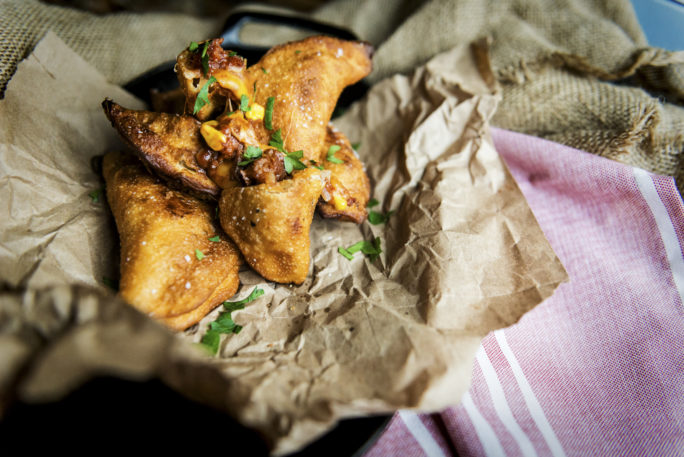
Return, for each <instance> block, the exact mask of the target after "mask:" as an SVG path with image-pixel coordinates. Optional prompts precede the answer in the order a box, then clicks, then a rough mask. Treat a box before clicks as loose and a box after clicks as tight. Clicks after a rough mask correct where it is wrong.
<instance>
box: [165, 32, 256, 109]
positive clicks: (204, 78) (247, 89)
mask: <svg viewBox="0 0 684 457" xmlns="http://www.w3.org/2000/svg"><path fill="white" fill-rule="evenodd" d="M221 43H223V38H218V39H215V40H209V41H204V42H202V43H193V45H191V47H189V48H188V49H185V50H184V51H182V52H181V53H180V54H179V55H178V58H177V59H176V68H175V70H176V75H177V76H178V81H179V82H180V86H181V89H182V90H183V92H184V93H185V112H186V113H187V114H193V115H194V116H195V117H197V119H199V120H200V121H205V120H208V119H213V118H215V117H217V116H218V115H219V114H221V113H222V112H223V111H225V110H226V109H228V110H229V111H234V110H237V109H238V108H239V106H240V98H241V96H242V95H243V94H245V95H248V96H249V97H250V100H251V98H252V97H251V96H252V92H251V91H252V89H253V84H252V83H251V81H250V80H249V79H248V78H247V75H246V65H247V61H246V60H245V59H243V58H242V57H240V56H238V55H236V54H235V53H232V52H226V51H224V50H223V48H222V47H221ZM212 77H213V78H214V80H215V81H216V82H215V83H213V84H211V85H210V87H208V88H207V100H206V103H205V104H202V106H201V107H200V106H199V105H197V108H198V109H195V106H196V103H195V102H196V101H197V97H198V96H199V95H200V93H201V91H202V89H203V88H204V86H205V85H206V84H207V82H208V81H209V80H210V79H211V78H212ZM229 100H230V101H231V102H232V103H229Z"/></svg>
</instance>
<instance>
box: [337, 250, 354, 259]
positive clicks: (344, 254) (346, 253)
mask: <svg viewBox="0 0 684 457" xmlns="http://www.w3.org/2000/svg"><path fill="white" fill-rule="evenodd" d="M337 252H339V253H340V254H342V255H343V256H344V257H346V258H347V259H348V260H354V256H353V255H352V254H350V253H349V251H347V250H346V249H345V248H343V247H339V248H337Z"/></svg>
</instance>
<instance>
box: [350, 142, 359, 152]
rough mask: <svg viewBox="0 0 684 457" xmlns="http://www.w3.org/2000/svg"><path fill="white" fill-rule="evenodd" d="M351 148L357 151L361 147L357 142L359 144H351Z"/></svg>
mask: <svg viewBox="0 0 684 457" xmlns="http://www.w3.org/2000/svg"><path fill="white" fill-rule="evenodd" d="M351 147H352V149H353V150H355V151H358V150H359V148H360V147H361V142H360V141H359V142H356V143H352V145H351Z"/></svg>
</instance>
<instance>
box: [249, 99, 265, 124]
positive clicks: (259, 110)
mask: <svg viewBox="0 0 684 457" xmlns="http://www.w3.org/2000/svg"><path fill="white" fill-rule="evenodd" d="M245 117H246V118H247V119H249V120H250V121H260V120H261V119H263V118H264V107H263V106H261V105H260V104H258V103H252V106H250V110H249V111H247V112H246V113H245Z"/></svg>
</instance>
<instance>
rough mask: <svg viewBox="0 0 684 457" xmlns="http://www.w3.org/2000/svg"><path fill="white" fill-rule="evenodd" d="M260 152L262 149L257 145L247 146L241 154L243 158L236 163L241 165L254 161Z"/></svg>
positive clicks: (259, 155)
mask: <svg viewBox="0 0 684 457" xmlns="http://www.w3.org/2000/svg"><path fill="white" fill-rule="evenodd" d="M261 154H263V151H262V150H261V149H260V148H259V147H258V146H247V148H246V149H245V152H244V153H243V154H242V158H243V159H244V160H242V161H241V162H238V165H239V166H241V167H243V166H245V165H249V164H250V163H252V162H254V160H256V159H258V158H259V157H261Z"/></svg>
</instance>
